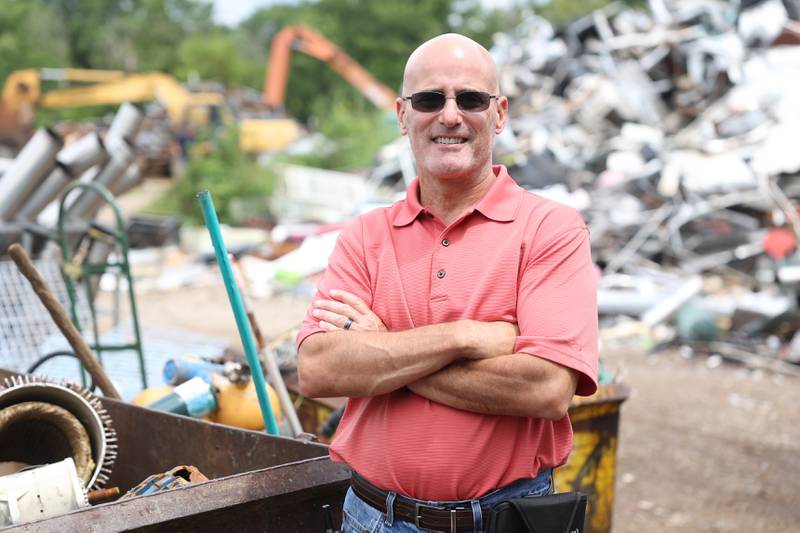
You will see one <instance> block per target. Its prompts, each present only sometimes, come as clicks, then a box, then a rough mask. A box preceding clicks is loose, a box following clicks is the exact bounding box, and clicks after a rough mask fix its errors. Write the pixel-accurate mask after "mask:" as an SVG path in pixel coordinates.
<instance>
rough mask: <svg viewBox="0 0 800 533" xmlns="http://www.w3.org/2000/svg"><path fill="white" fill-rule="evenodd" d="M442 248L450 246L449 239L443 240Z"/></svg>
mask: <svg viewBox="0 0 800 533" xmlns="http://www.w3.org/2000/svg"><path fill="white" fill-rule="evenodd" d="M442 246H450V241H448V240H447V239H442Z"/></svg>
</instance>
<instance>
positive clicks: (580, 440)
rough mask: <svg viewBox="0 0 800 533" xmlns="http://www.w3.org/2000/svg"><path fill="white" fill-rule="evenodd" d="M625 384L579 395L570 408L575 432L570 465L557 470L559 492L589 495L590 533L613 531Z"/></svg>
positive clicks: (587, 510)
mask: <svg viewBox="0 0 800 533" xmlns="http://www.w3.org/2000/svg"><path fill="white" fill-rule="evenodd" d="M628 393H629V390H628V388H627V387H626V386H625V385H623V384H619V383H617V384H611V385H601V386H600V388H599V389H598V390H597V393H595V394H594V395H592V396H586V397H581V396H575V398H573V400H572V404H571V405H570V408H569V418H570V421H571V422H572V430H573V432H574V439H573V446H572V452H571V453H570V456H569V460H568V461H567V464H565V465H564V466H562V467H561V468H558V469H556V471H555V475H554V478H555V483H556V490H557V491H558V492H570V491H580V492H583V493H584V494H586V496H587V498H588V501H589V502H588V506H587V509H586V530H585V531H586V533H608V532H610V531H611V516H612V513H613V511H614V481H615V479H616V472H617V439H618V436H619V413H620V405H621V404H622V402H624V401H625V400H626V399H627V398H628Z"/></svg>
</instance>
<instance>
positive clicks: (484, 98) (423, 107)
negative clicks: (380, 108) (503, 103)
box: [403, 91, 497, 113]
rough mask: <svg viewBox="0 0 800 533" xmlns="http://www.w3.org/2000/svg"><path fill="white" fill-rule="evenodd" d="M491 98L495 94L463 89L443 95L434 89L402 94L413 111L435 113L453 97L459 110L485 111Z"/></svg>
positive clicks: (494, 96)
mask: <svg viewBox="0 0 800 533" xmlns="http://www.w3.org/2000/svg"><path fill="white" fill-rule="evenodd" d="M492 98H497V96H496V95H493V94H489V93H484V92H481V91H464V92H460V93H458V94H457V95H455V96H445V95H444V93H440V92H436V91H421V92H418V93H414V94H412V95H411V96H404V97H403V100H410V101H411V107H413V108H414V110H415V111H421V112H423V113H435V112H438V111H441V110H442V109H444V103H445V102H446V101H447V100H453V99H454V100H455V101H456V105H457V106H458V108H459V109H460V110H461V111H468V112H478V111H486V110H487V109H489V103H490V102H491V101H492Z"/></svg>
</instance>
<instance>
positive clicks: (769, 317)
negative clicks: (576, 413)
mask: <svg viewBox="0 0 800 533" xmlns="http://www.w3.org/2000/svg"><path fill="white" fill-rule="evenodd" d="M735 4H737V3H735V2H734V3H728V2H722V1H713V0H705V1H700V2H698V1H680V0H676V1H667V0H652V1H651V2H649V10H648V12H644V11H637V10H632V9H629V8H625V7H622V6H620V5H619V4H612V5H610V6H608V7H606V8H604V9H602V10H598V11H595V12H593V13H591V14H589V15H587V16H585V17H583V18H581V19H579V20H577V21H574V22H573V23H571V24H569V25H568V26H566V27H565V28H563V30H561V31H559V32H557V31H556V30H555V29H554V28H553V27H552V26H551V25H550V23H548V22H547V21H546V20H544V19H542V18H539V17H536V16H531V17H530V18H529V19H528V20H526V21H525V22H524V23H523V24H521V25H520V26H519V27H518V28H517V29H516V30H514V31H513V32H510V33H507V34H503V35H498V36H497V37H496V41H495V46H494V47H493V49H492V54H493V55H494V57H495V59H496V61H497V63H498V66H499V69H500V76H501V80H500V81H501V92H502V93H503V94H505V95H508V96H509V98H510V100H511V102H510V110H511V111H510V114H511V116H510V121H509V125H510V128H507V129H506V132H504V134H503V135H502V136H501V137H500V138H498V141H497V147H496V158H497V159H498V160H499V161H501V162H504V163H506V164H507V165H508V166H509V170H510V173H511V175H512V176H514V178H515V179H516V180H517V181H518V182H519V183H520V184H521V185H522V186H524V187H526V188H528V189H531V190H535V191H536V192H537V193H540V194H542V195H545V196H548V197H551V198H554V199H557V200H560V201H562V202H565V203H567V204H569V205H572V206H573V207H575V208H576V209H578V210H580V211H581V213H582V214H583V215H584V218H585V219H586V221H587V223H588V225H589V227H590V230H591V239H592V246H593V254H594V257H595V260H596V262H597V264H598V266H599V267H600V268H602V273H603V275H602V278H601V281H600V291H599V304H600V313H601V318H602V319H603V323H604V324H605V325H606V326H610V325H614V326H615V327H616V329H617V331H621V330H626V331H630V328H627V329H625V328H622V329H621V326H620V322H619V317H620V316H622V315H627V316H631V317H635V318H636V319H638V322H637V323H638V324H644V325H646V326H647V327H648V328H656V329H655V331H659V330H658V328H657V327H656V326H659V325H661V326H662V327H663V325H664V324H665V323H667V321H668V320H669V319H670V318H673V317H674V321H673V322H672V325H673V326H674V328H667V329H669V332H667V333H664V332H662V333H661V334H658V333H657V334H656V335H655V337H652V333H650V335H651V336H650V340H655V341H656V342H658V341H662V340H665V339H670V338H673V337H674V336H677V338H679V339H680V340H681V341H682V342H692V341H705V342H712V341H713V342H716V341H720V340H723V339H724V340H727V341H732V340H735V341H736V342H737V346H739V347H740V348H739V351H741V347H742V346H746V347H750V348H751V351H752V352H756V351H757V352H759V353H760V354H761V355H766V354H770V355H773V356H775V357H778V358H783V359H789V360H791V361H794V362H797V361H800V336H797V335H796V332H797V331H798V326H800V320H798V319H797V316H798V315H797V312H796V309H797V291H796V288H797V281H799V280H800V276H798V274H799V273H800V255H798V254H797V250H796V243H797V240H798V235H800V218H798V211H797V207H796V206H797V201H798V199H800V179H798V178H799V177H800V150H798V149H797V147H796V139H798V138H800V121H799V120H798V118H800V23H798V22H797V18H798V14H800V9H799V8H800V3H798V2H795V1H786V2H782V1H781V0H768V1H757V2H742V3H741V4H742V5H741V6H738V7H737V5H735ZM610 329H614V328H610ZM650 331H651V332H652V331H653V330H652V329H651V330H650ZM793 340H794V342H792V341H793ZM706 346H708V344H706ZM726 348H730V345H726V346H722V345H721V344H720V343H716V344H713V350H712V351H716V352H720V353H723V352H731V353H732V352H733V351H734V350H733V349H732V348H731V349H729V350H727V349H726ZM723 355H724V353H723Z"/></svg>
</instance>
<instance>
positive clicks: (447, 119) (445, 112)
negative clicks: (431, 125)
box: [439, 98, 461, 127]
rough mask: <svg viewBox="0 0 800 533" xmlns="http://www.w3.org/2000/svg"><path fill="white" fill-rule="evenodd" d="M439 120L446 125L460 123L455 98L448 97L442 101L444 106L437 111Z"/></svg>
mask: <svg viewBox="0 0 800 533" xmlns="http://www.w3.org/2000/svg"><path fill="white" fill-rule="evenodd" d="M439 122H440V123H441V124H443V125H445V126H447V127H452V126H456V125H458V124H460V123H461V110H460V109H458V104H456V99H455V98H448V99H446V100H445V101H444V108H442V111H441V112H440V113H439Z"/></svg>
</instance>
